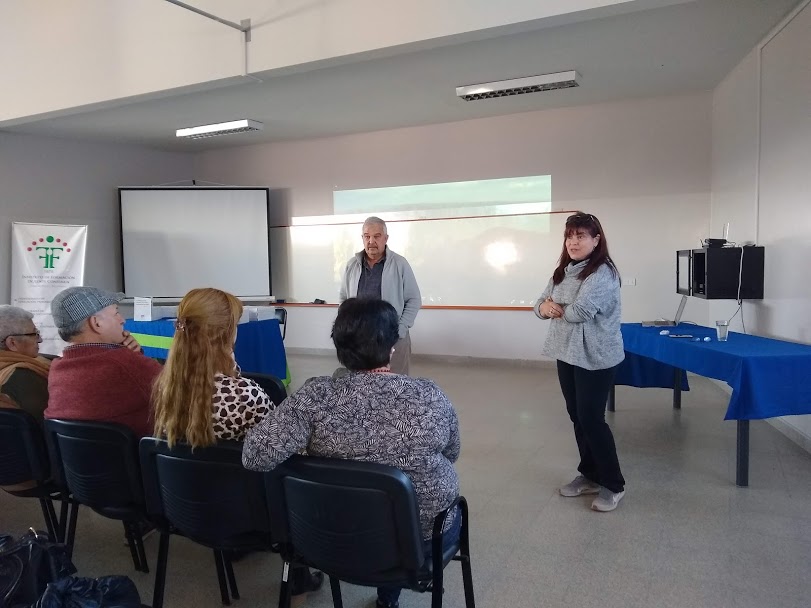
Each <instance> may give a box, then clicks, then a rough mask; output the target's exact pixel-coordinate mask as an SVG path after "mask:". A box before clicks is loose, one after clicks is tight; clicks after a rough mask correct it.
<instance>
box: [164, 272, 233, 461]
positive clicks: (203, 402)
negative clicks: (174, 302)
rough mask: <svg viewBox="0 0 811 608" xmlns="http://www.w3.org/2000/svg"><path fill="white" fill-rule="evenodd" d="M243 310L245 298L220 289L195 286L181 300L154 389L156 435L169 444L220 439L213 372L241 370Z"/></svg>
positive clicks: (201, 443)
mask: <svg viewBox="0 0 811 608" xmlns="http://www.w3.org/2000/svg"><path fill="white" fill-rule="evenodd" d="M241 316H242V302H240V301H239V300H237V299H236V298H235V297H234V296H232V295H231V294H230V293H226V292H224V291H220V290H219V289H213V288H210V287H207V288H203V289H192V290H191V291H190V292H189V293H187V294H186V295H185V296H184V297H183V300H181V302H180V306H178V308H177V329H176V331H175V337H174V340H173V342H172V348H171V349H170V350H169V358H168V359H167V360H166V365H165V366H164V368H163V371H162V372H161V374H160V375H159V376H158V379H157V381H156V382H155V386H154V388H153V391H152V405H153V407H154V410H155V436H156V437H165V438H166V441H167V442H168V443H169V445H170V446H172V445H174V444H175V443H177V442H178V441H186V442H187V443H188V444H189V445H191V446H192V447H193V448H194V447H204V446H207V445H212V444H213V443H215V442H216V437H215V436H214V423H213V421H212V411H211V405H212V400H213V396H214V376H215V374H218V373H219V374H225V375H227V376H234V375H236V363H235V362H234V357H233V348H234V342H235V340H236V334H237V323H238V322H239V318H240V317H241Z"/></svg>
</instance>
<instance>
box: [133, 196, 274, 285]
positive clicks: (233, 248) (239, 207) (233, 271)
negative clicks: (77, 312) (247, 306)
mask: <svg viewBox="0 0 811 608" xmlns="http://www.w3.org/2000/svg"><path fill="white" fill-rule="evenodd" d="M119 201H120V207H121V248H122V256H121V257H122V265H123V276H124V291H125V292H126V294H127V295H128V296H151V297H171V298H176V297H182V296H183V295H185V294H186V292H188V291H189V290H190V289H194V288H196V287H216V288H218V289H222V290H224V291H228V292H230V293H232V294H234V295H236V296H269V295H271V283H270V247H269V241H268V236H269V234H268V190H267V188H208V187H195V188H119Z"/></svg>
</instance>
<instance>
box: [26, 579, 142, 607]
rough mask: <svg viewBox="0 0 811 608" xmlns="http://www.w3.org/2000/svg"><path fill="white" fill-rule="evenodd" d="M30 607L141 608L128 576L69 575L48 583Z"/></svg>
mask: <svg viewBox="0 0 811 608" xmlns="http://www.w3.org/2000/svg"><path fill="white" fill-rule="evenodd" d="M31 608H141V596H139V595H138V589H137V588H136V587H135V583H133V582H132V580H131V579H130V578H129V577H128V576H102V577H101V578H76V577H74V576H69V577H67V578H63V579H60V580H58V581H56V582H54V583H50V584H48V588H47V589H46V590H45V593H44V594H43V595H42V597H41V598H40V599H39V601H38V602H37V603H36V604H34V605H33V606H31Z"/></svg>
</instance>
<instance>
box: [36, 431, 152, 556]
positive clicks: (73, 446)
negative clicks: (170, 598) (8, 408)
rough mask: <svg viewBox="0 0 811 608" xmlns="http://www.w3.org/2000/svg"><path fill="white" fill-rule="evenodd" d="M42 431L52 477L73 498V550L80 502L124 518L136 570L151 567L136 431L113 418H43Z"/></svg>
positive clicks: (69, 531) (69, 541)
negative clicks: (146, 539) (100, 419)
mask: <svg viewBox="0 0 811 608" xmlns="http://www.w3.org/2000/svg"><path fill="white" fill-rule="evenodd" d="M45 435H46V439H47V441H48V448H49V450H50V452H51V468H52V470H53V475H54V478H55V479H56V481H57V483H58V484H60V485H61V486H64V487H66V488H67V489H68V490H69V491H70V493H71V496H72V498H73V503H74V504H73V508H72V509H71V514H70V522H69V523H68V528H67V541H66V542H67V544H68V546H69V547H71V552H72V551H73V545H74V541H75V537H76V518H77V516H78V514H79V505H80V504H82V505H86V506H88V507H90V508H91V509H93V510H94V511H95V512H96V513H98V514H100V515H103V516H104V517H108V518H110V519H116V520H119V521H121V522H122V523H123V525H124V535H125V536H126V538H127V543H128V544H129V547H130V552H131V554H132V563H133V565H134V566H135V569H136V570H139V571H140V572H149V565H148V564H147V561H146V553H145V552H144V539H143V532H142V528H141V525H140V524H141V523H142V522H144V521H145V520H146V506H145V504H144V493H143V487H142V484H141V469H140V466H139V462H138V438H137V437H136V436H135V433H133V432H132V430H131V429H130V428H128V427H126V426H124V425H122V424H115V423H112V422H91V421H84V420H46V421H45Z"/></svg>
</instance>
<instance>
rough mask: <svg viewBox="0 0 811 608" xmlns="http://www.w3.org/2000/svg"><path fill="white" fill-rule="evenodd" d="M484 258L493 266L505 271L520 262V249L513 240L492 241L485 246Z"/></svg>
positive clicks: (502, 271)
mask: <svg viewBox="0 0 811 608" xmlns="http://www.w3.org/2000/svg"><path fill="white" fill-rule="evenodd" d="M484 259H485V261H486V262H487V263H488V264H489V265H490V266H491V267H492V268H495V269H496V270H497V271H499V272H501V273H504V272H506V271H507V268H508V267H509V266H512V265H513V264H515V263H516V262H518V259H519V258H518V249H516V247H515V243H513V242H511V241H500V242H496V243H490V244H489V245H487V246H486V247H485V248H484Z"/></svg>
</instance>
